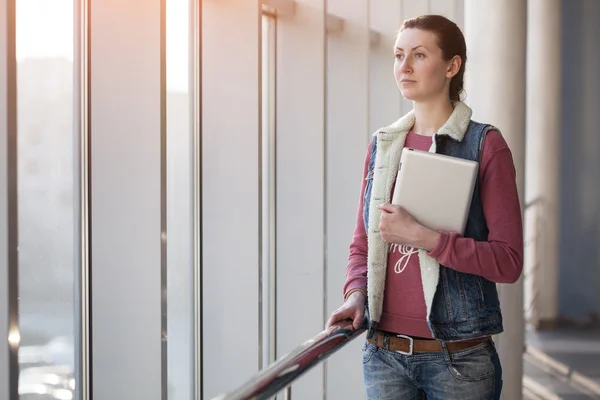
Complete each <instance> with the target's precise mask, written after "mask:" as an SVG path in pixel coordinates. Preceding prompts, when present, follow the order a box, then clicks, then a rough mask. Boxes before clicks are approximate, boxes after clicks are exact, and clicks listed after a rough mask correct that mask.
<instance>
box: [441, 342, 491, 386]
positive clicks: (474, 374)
mask: <svg viewBox="0 0 600 400" xmlns="http://www.w3.org/2000/svg"><path fill="white" fill-rule="evenodd" d="M493 357H496V349H495V348H494V345H493V344H492V342H491V341H488V342H485V343H482V344H479V345H477V346H474V347H472V348H470V349H468V350H463V351H461V352H457V353H454V354H452V355H451V357H450V361H449V363H448V370H449V371H450V373H451V374H452V376H454V378H456V379H458V380H461V381H465V382H477V381H482V380H485V379H489V378H492V377H493V376H494V375H495V373H496V365H495V363H494V361H493Z"/></svg>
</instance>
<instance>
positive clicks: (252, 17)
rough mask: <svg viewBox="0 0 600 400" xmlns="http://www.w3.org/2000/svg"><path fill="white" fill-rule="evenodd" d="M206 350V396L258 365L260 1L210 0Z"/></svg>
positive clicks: (205, 91)
mask: <svg viewBox="0 0 600 400" xmlns="http://www.w3.org/2000/svg"><path fill="white" fill-rule="evenodd" d="M202 22H203V32H202V35H203V43H202V46H203V49H202V220H203V221H202V224H203V225H202V226H203V227H202V271H203V272H202V273H203V280H202V319H203V321H202V323H203V325H202V349H203V350H202V353H203V365H204V368H203V388H204V390H203V392H204V396H205V397H206V398H211V397H212V396H215V395H216V394H218V393H221V392H225V391H229V390H231V389H233V388H234V387H236V386H238V385H239V384H241V383H242V382H244V381H246V380H247V379H248V378H249V377H250V376H251V375H252V374H253V373H255V372H256V371H257V370H258V366H259V352H260V348H259V327H260V321H259V299H260V293H259V276H260V268H259V264H260V260H259V254H260V248H259V245H260V243H259V237H260V230H259V221H260V215H259V209H260V203H259V202H260V186H259V171H260V170H259V168H260V163H259V162H260V93H261V90H260V88H261V85H260V43H261V42H260V37H261V33H260V26H261V25H260V23H261V10H260V2H257V1H245V0H227V1H206V2H203V21H202Z"/></svg>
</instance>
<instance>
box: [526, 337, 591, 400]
mask: <svg viewBox="0 0 600 400" xmlns="http://www.w3.org/2000/svg"><path fill="white" fill-rule="evenodd" d="M526 343H527V351H526V353H525V365H524V372H525V376H524V379H523V383H524V385H523V387H524V396H523V398H524V399H532V400H533V399H535V400H537V399H552V400H558V399H564V400H580V399H581V400H583V399H600V330H598V329H596V330H559V331H551V332H550V331H548V332H537V333H536V332H527V333H526Z"/></svg>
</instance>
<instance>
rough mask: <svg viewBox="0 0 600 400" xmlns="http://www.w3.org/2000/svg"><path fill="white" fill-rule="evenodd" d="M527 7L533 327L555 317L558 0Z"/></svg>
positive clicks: (529, 288) (538, 0)
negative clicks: (534, 239)
mask: <svg viewBox="0 0 600 400" xmlns="http://www.w3.org/2000/svg"><path fill="white" fill-rule="evenodd" d="M528 7H529V9H528V17H527V18H528V19H527V42H528V43H527V146H526V148H527V156H526V159H527V165H526V175H527V179H526V189H525V199H526V210H525V213H526V214H528V216H529V215H531V218H528V219H527V223H529V222H531V223H532V224H533V226H531V227H530V226H528V227H527V231H529V232H531V235H530V236H532V237H535V238H537V241H534V242H533V243H534V244H532V245H531V246H528V248H526V252H527V253H530V252H531V253H533V256H532V257H527V258H528V259H529V261H530V262H531V265H530V266H529V265H528V267H532V268H531V271H528V276H530V277H531V279H529V280H528V281H527V286H526V288H525V290H526V293H527V297H528V298H529V299H530V302H528V303H529V304H525V306H526V308H528V309H530V310H532V312H531V317H532V319H531V320H530V321H531V322H532V323H533V325H534V326H536V327H540V328H543V327H545V326H552V325H554V323H555V322H556V319H557V317H558V272H559V254H558V248H559V241H558V226H559V210H560V208H559V196H560V195H559V182H560V178H559V174H560V152H559V143H560V133H561V131H560V127H561V118H560V114H561V110H560V106H561V45H560V43H561V28H560V26H561V16H560V12H561V1H560V0H529V2H528ZM529 204H531V206H529V207H528V206H527V205H529ZM528 269H530V268H528Z"/></svg>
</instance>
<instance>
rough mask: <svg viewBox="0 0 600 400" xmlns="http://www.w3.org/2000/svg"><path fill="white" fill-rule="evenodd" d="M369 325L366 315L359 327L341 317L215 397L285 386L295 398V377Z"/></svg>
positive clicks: (252, 395) (256, 396)
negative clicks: (338, 320) (229, 391)
mask: <svg viewBox="0 0 600 400" xmlns="http://www.w3.org/2000/svg"><path fill="white" fill-rule="evenodd" d="M366 329H367V319H366V318H364V319H363V323H362V325H361V327H360V328H359V329H357V330H353V329H352V321H349V320H346V321H341V322H339V323H337V324H335V325H333V326H331V327H330V328H328V329H325V330H324V331H322V332H321V333H319V334H318V335H316V336H314V337H313V338H312V339H310V340H308V341H306V342H304V343H303V344H301V345H300V346H298V347H297V348H296V349H294V350H293V351H292V352H291V353H289V354H287V355H285V356H283V357H281V358H280V359H279V360H277V361H275V362H274V363H273V364H271V365H269V366H268V367H267V368H265V369H263V370H262V371H260V372H258V373H257V374H256V375H255V376H253V377H252V378H251V379H249V380H248V381H247V382H246V383H244V384H243V385H242V386H240V387H239V388H237V389H236V390H234V391H232V392H231V393H228V394H225V395H221V396H217V397H216V398H214V399H213V400H246V399H252V400H263V399H265V400H266V399H270V398H271V397H273V396H275V395H276V394H277V393H279V392H280V391H282V390H284V389H285V390H286V392H285V398H286V399H288V400H291V395H292V394H291V386H290V385H291V383H292V382H293V381H295V380H296V379H298V378H299V377H300V376H301V375H303V374H304V373H306V372H308V371H309V370H310V369H311V368H312V367H314V366H316V365H317V364H319V363H320V362H322V361H324V360H325V359H327V358H328V357H329V356H330V355H332V354H333V353H335V352H336V351H338V350H340V349H341V348H343V347H344V346H345V345H346V344H348V343H350V342H351V341H352V340H354V339H356V338H357V337H359V336H360V335H361V334H362V333H363V332H365V330H366Z"/></svg>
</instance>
